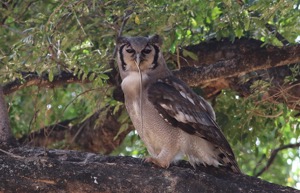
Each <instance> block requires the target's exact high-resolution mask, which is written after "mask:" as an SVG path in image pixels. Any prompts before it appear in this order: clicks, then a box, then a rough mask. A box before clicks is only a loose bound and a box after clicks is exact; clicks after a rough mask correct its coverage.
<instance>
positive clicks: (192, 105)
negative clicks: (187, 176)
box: [117, 35, 240, 173]
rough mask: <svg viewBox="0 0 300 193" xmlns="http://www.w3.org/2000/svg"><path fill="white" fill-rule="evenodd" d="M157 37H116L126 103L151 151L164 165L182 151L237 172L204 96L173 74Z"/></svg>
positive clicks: (194, 161)
mask: <svg viewBox="0 0 300 193" xmlns="http://www.w3.org/2000/svg"><path fill="white" fill-rule="evenodd" d="M161 43H162V41H161V39H160V37H159V36H157V35H155V36H152V37H150V38H146V37H120V38H119V39H118V41H117V46H118V58H117V59H118V67H119V70H120V75H121V78H122V83H121V87H122V90H123V92H124V96H125V105H126V108H127V111H128V113H129V116H130V118H131V120H132V122H133V125H134V127H135V128H136V130H137V132H138V134H139V136H140V137H141V139H142V140H143V142H144V143H145V145H146V147H147V150H148V152H149V154H150V155H151V157H149V158H147V159H146V160H147V161H150V162H153V163H154V164H156V165H159V166H161V167H165V168H167V167H168V166H169V164H170V163H171V162H173V161H175V160H177V159H180V158H181V157H182V156H187V157H188V159H189V162H190V163H191V164H192V165H193V166H196V165H197V164H204V165H213V166H215V167H218V166H224V167H228V168H230V169H231V170H232V171H233V172H237V173H239V172H240V170H239V167H238V165H237V162H236V160H235V157H234V153H233V151H232V149H231V147H230V145H229V143H228V142H227V140H226V139H225V137H224V135H223V133H222V131H221V130H220V128H219V126H218V125H217V123H216V121H215V113H214V111H213V109H212V107H211V106H210V104H209V103H208V102H206V101H205V100H204V99H203V98H202V97H200V96H198V95H197V94H195V93H194V92H193V91H192V90H191V89H190V88H189V87H188V86H187V85H186V84H185V83H184V82H183V81H181V80H179V79H178V78H176V77H175V76H173V74H172V72H171V71H170V70H169V69H168V68H167V65H166V63H165V60H164V58H163V56H162V53H161V52H160V46H161Z"/></svg>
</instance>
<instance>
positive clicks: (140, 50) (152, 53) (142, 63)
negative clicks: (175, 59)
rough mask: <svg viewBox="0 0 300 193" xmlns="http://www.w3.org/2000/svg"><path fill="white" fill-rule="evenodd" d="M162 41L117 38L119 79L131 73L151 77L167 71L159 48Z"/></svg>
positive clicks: (157, 38)
mask: <svg viewBox="0 0 300 193" xmlns="http://www.w3.org/2000/svg"><path fill="white" fill-rule="evenodd" d="M161 45H162V39H161V38H160V37H159V36H158V35H154V36H151V37H119V38H118V39H117V48H118V53H117V61H118V67H119V70H120V75H121V78H122V79H124V78H125V77H126V76H128V75H130V74H131V72H141V73H142V74H145V75H148V76H151V77H153V76H154V75H156V76H157V75H159V74H161V73H164V71H166V70H167V71H168V69H167V66H166V64H165V61H164V59H163V56H162V53H161V51H160V47H161Z"/></svg>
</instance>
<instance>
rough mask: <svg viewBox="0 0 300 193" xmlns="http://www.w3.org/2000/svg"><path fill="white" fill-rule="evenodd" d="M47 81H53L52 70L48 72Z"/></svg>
mask: <svg viewBox="0 0 300 193" xmlns="http://www.w3.org/2000/svg"><path fill="white" fill-rule="evenodd" d="M48 79H49V81H50V82H52V81H53V79H54V75H53V70H52V69H50V70H49V74H48Z"/></svg>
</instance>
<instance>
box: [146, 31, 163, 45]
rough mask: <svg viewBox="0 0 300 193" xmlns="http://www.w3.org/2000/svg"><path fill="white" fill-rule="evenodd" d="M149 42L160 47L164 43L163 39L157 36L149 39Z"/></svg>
mask: <svg viewBox="0 0 300 193" xmlns="http://www.w3.org/2000/svg"><path fill="white" fill-rule="evenodd" d="M149 42H150V43H151V44H155V45H157V46H159V47H160V46H161V45H162V43H163V39H162V38H161V37H160V36H159V35H157V34H155V35H153V36H151V37H150V38H149Z"/></svg>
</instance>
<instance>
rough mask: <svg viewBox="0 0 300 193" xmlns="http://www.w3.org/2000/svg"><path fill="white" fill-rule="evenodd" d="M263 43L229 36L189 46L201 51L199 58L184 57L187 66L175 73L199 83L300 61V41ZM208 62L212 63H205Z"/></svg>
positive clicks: (183, 78)
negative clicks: (218, 40) (298, 43)
mask: <svg viewBox="0 0 300 193" xmlns="http://www.w3.org/2000/svg"><path fill="white" fill-rule="evenodd" d="M261 45H262V42H260V41H257V40H246V39H241V40H236V42H235V43H234V44H232V43H231V42H228V41H227V40H226V41H224V42H219V44H216V43H215V42H213V43H203V44H199V45H195V46H189V47H187V48H186V50H188V51H190V52H193V53H195V54H197V57H198V61H195V60H193V59H191V58H189V57H186V58H185V59H186V60H181V61H180V64H181V65H182V66H185V67H182V68H181V69H180V70H179V71H175V74H176V75H177V76H178V77H180V78H181V79H182V80H184V81H185V82H187V83H188V84H189V85H190V86H199V85H200V84H205V83H208V82H211V81H215V80H217V79H224V78H228V77H236V76H240V75H243V74H246V73H248V72H252V71H256V70H261V69H268V68H271V67H275V66H283V65H288V64H293V63H297V62H300V45H296V46H286V47H282V48H279V47H274V46H266V47H261ZM210 62H212V63H210ZM207 63H208V64H210V65H205V64H207ZM195 66H196V67H195Z"/></svg>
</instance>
